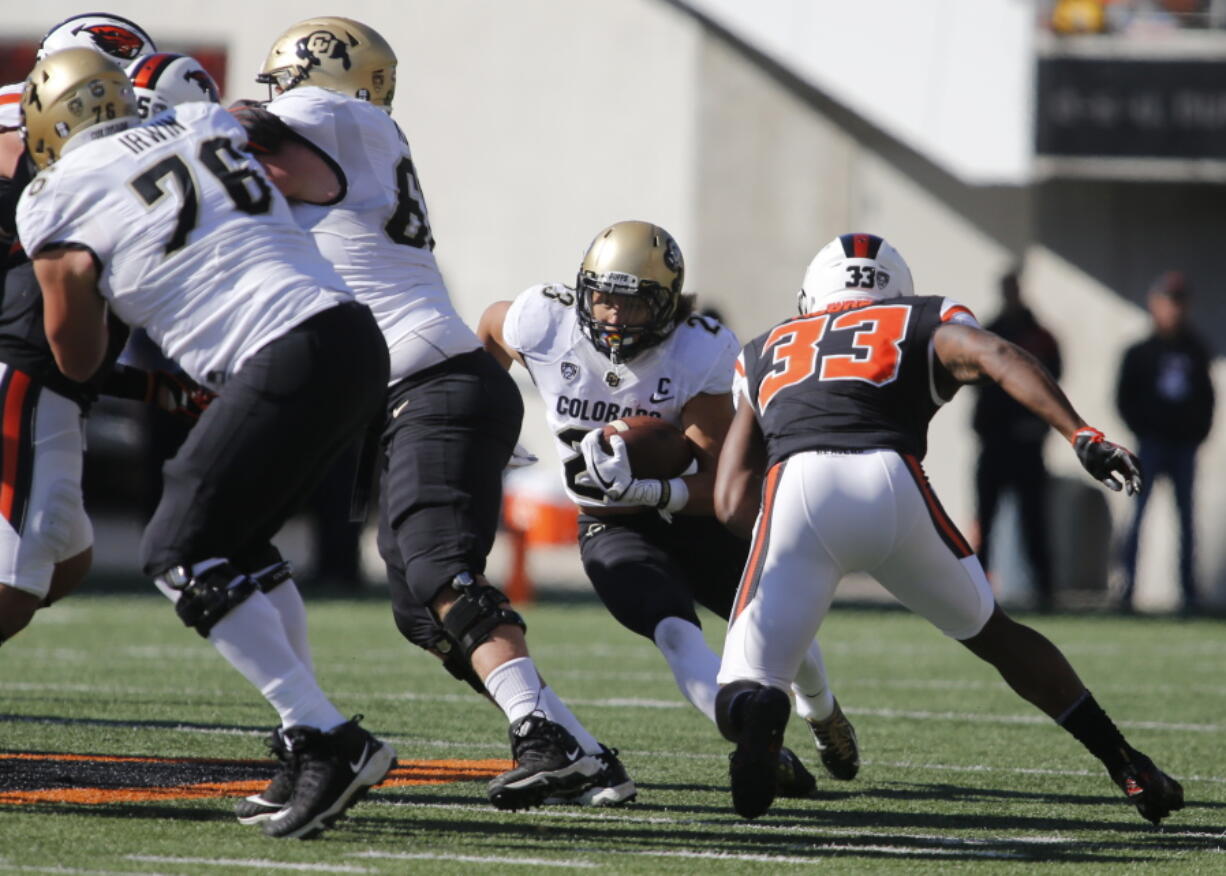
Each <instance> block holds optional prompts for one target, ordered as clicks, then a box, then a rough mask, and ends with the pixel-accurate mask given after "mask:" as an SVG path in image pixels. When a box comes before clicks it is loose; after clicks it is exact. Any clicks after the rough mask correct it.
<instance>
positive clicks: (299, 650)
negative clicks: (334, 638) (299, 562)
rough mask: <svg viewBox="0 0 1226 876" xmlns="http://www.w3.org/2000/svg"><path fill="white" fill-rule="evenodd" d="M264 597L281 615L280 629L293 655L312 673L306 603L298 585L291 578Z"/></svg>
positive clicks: (313, 667)
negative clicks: (292, 650) (282, 630)
mask: <svg viewBox="0 0 1226 876" xmlns="http://www.w3.org/2000/svg"><path fill="white" fill-rule="evenodd" d="M264 595H265V596H267V597H268V601H269V602H271V603H272V607H273V608H275V609H276V610H277V614H279V615H281V628H282V629H284V630H285V635H286V637H287V638H288V639H289V643H290V646H291V647H292V648H293V649H294V653H295V654H297V655H298V659H299V660H301V661H302V664H303V665H304V666H305V667H306V668H307V669H308V670H309V671H311V672H314V671H315V663H314V661H313V660H312V659H311V643H310V641H308V639H307V614H306V603H304V602H303V601H302V594H301V593H300V592H299V591H298V585H297V584H295V583H294V579H293V578H291V579H289V580H288V581H282V582H281V583H280V584H278V585H277V586H276V587H274V588H273V589H272V590H271V591H270V592H269V593H265V594H264Z"/></svg>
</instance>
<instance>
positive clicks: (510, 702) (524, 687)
mask: <svg viewBox="0 0 1226 876" xmlns="http://www.w3.org/2000/svg"><path fill="white" fill-rule="evenodd" d="M485 689H486V690H487V691H489V695H490V696H491V697H493V699H494V702H496V703H497V704H498V708H500V709H502V711H503V714H505V715H506V716H507V721H508V722H510V723H512V724H514V723H515V722H516V721H518V720H519V719H520V718H522V717H524V716H525V715H530V714H532V713H533V712H534V711H536V710H537V709H538V708H540V707H541V677H540V675H539V674H538V673H537V671H536V664H535V663H533V662H532V658H531V657H516V658H515V659H514V660H508V661H507V662H506V663H503V664H502V665H501V666H499V667H497V668H496V669H494V671H493V672H491V673H490V674H489V675H487V676H486V677H485Z"/></svg>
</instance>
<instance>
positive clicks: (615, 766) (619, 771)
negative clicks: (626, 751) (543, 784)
mask: <svg viewBox="0 0 1226 876" xmlns="http://www.w3.org/2000/svg"><path fill="white" fill-rule="evenodd" d="M593 757H595V758H596V760H597V761H599V762H600V764H601V770H600V772H598V773H597V774H596V775H595V776H594V777H593V778H592V780H591V784H590V785H588V786H587V787H585V788H583V789H582V790H580V791H579V792H578V793H575V794H571V795H569V796H564V795H556V796H551V797H548V798H546V800H545V804H546V805H565V804H570V805H572V806H621V805H622V804H623V803H629V802H630V801H632V800H633V799H634V798H635V797H637V796H638V789H637V788H635V787H634V781H633V780H632V779H631V778H630V774H629V773H627V772H626V768H625V767H624V766H622V762H621V761H620V760H618V758H617V749H616V748H609V747H608V746H605V745H601V746H600V754H596V755H593Z"/></svg>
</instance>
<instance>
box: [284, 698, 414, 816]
mask: <svg viewBox="0 0 1226 876" xmlns="http://www.w3.org/2000/svg"><path fill="white" fill-rule="evenodd" d="M361 718H362V716H361V715H358V716H357V717H356V718H354V719H353V720H352V721H347V722H345V723H344V724H341V725H340V726H339V727H336V728H334V729H332V730H329V731H328V732H327V733H324V732H322V731H320V730H317V729H316V728H314V727H290V728H289V729H288V730H285V731H284V732H283V733H282V736H283V737H284V738H285V742H286V745H287V746H288V747H289V754H290V758H291V759H292V760H293V762H294V767H295V769H296V770H297V776H296V778H295V780H294V792H293V794H292V795H291V797H290V800H289V803H288V804H287V805H286V806H285V807H284V808H282V809H281V810H280V811H278V812H277V813H275V814H274V815H273V816H272V817H271V818H269V819H267V820H266V821H265V822H264V833H266V834H268V835H269V836H275V837H283V838H287V839H310V838H312V837H315V836H318V835H319V834H321V833H323V831H324V830H326V829H327V828H329V827H331V826H332V824H333V823H334V822H335V821H336V820H337V819H339V818H340V817H341V816H342V815H344V814H345V810H347V809H348V808H349V807H350V806H352V805H353V804H354V803H356V802H357V801H358V800H360V799H361V798H362V795H364V794H365V793H366V791H367V790H368V789H370V788H371V787H373V786H374V785H377V784H379V782H381V781H383V778H384V777H385V776H386V775H387V774H388V773H389V772H390V771H391V769H392V767H394V766H395V765H396V752H395V750H393V749H392V747H391V746H390V745H388V744H387V743H385V742H380V741H379V740H378V739H376V738H375V737H374V736H372V735H371V734H369V733H367V732H366V731H365V730H363V729H362V728H361V727H359V726H358V721H360V720H361Z"/></svg>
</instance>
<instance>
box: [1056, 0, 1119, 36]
mask: <svg viewBox="0 0 1226 876" xmlns="http://www.w3.org/2000/svg"><path fill="white" fill-rule="evenodd" d="M1050 22H1051V29H1052V30H1053V31H1055V32H1056V33H1059V34H1080V33H1103V32H1104V31H1105V30H1106V29H1107V13H1106V9H1105V8H1104V2H1103V0H1057V2H1056V4H1055V5H1054V6H1053V7H1052V10H1051V18H1050Z"/></svg>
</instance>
